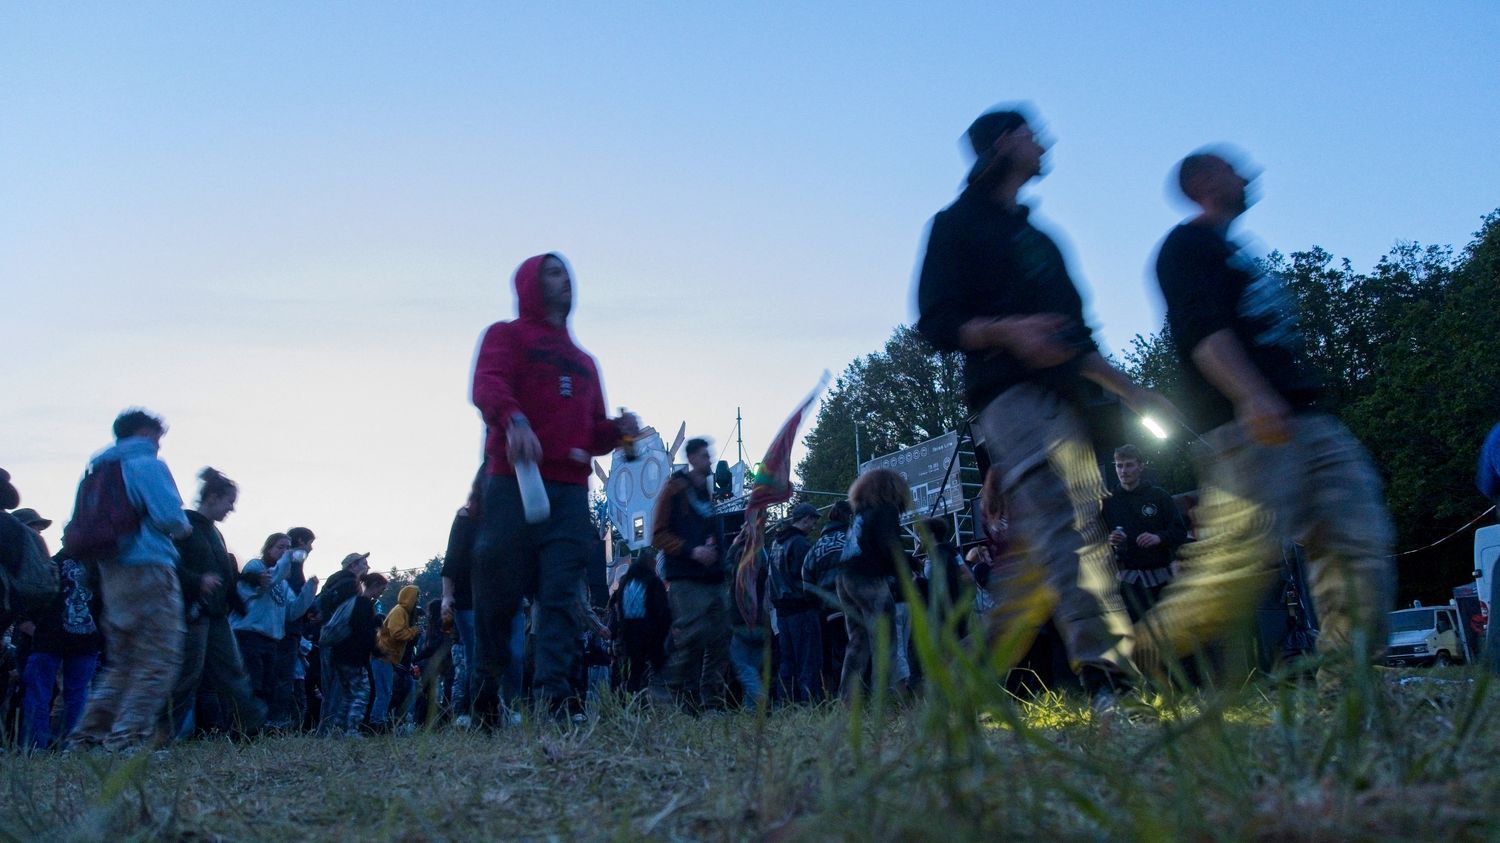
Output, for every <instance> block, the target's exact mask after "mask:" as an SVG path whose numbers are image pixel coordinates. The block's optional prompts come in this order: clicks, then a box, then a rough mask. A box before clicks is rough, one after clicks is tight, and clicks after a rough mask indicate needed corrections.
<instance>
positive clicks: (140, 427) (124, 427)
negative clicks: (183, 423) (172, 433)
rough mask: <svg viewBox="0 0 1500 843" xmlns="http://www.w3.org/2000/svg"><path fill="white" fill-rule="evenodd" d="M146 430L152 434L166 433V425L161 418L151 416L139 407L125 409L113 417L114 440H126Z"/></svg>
mask: <svg viewBox="0 0 1500 843" xmlns="http://www.w3.org/2000/svg"><path fill="white" fill-rule="evenodd" d="M147 430H149V431H151V432H152V433H166V432H167V423H166V422H164V421H162V419H161V416H156V415H152V414H151V413H149V412H147V411H146V410H144V409H142V408H140V407H130V408H127V409H125V410H123V411H121V413H120V415H118V416H116V417H115V425H114V431H115V438H116V439H128V438H130V437H131V436H136V435H138V434H140V433H141V432H142V431H147Z"/></svg>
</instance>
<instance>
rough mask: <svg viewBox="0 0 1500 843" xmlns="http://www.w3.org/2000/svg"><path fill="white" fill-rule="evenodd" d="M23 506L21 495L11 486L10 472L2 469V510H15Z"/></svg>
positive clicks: (0, 503) (0, 475) (0, 490)
mask: <svg viewBox="0 0 1500 843" xmlns="http://www.w3.org/2000/svg"><path fill="white" fill-rule="evenodd" d="M20 505H21V493H20V492H19V491H17V490H16V487H15V486H13V485H11V482H10V472H9V471H6V470H5V469H3V468H0V509H15V508H16V507H18V506H20Z"/></svg>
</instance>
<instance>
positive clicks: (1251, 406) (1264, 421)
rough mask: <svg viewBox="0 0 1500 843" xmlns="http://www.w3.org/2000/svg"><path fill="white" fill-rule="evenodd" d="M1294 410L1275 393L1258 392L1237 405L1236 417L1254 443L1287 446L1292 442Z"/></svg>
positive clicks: (1235, 409)
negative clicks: (1292, 416)
mask: <svg viewBox="0 0 1500 843" xmlns="http://www.w3.org/2000/svg"><path fill="white" fill-rule="evenodd" d="M1291 415H1292V408H1291V407H1289V406H1287V403H1286V402H1285V401H1283V400H1282V399H1281V396H1280V395H1277V394H1276V393H1274V392H1257V393H1255V394H1253V395H1251V396H1250V397H1249V398H1246V399H1245V400H1244V401H1242V402H1240V403H1239V404H1236V405H1235V408H1234V416H1235V419H1236V420H1238V421H1239V423H1240V427H1242V428H1244V431H1245V433H1246V435H1248V436H1249V437H1250V439H1251V440H1252V441H1255V442H1258V443H1260V444H1261V445H1285V444H1286V443H1288V442H1290V441H1292V426H1291Z"/></svg>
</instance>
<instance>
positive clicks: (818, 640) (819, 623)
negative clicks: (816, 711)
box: [777, 608, 823, 703]
mask: <svg viewBox="0 0 1500 843" xmlns="http://www.w3.org/2000/svg"><path fill="white" fill-rule="evenodd" d="M777 619H778V620H779V621H780V625H781V642H782V647H781V670H780V676H781V688H782V693H783V694H784V695H785V699H786V701H787V702H799V703H801V702H809V701H817V700H821V699H822V698H823V620H822V616H821V615H820V614H819V612H818V610H817V609H815V608H807V609H801V610H797V611H791V612H787V613H786V614H781V613H780V612H779V611H778V613H777Z"/></svg>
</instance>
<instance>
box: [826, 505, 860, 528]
mask: <svg viewBox="0 0 1500 843" xmlns="http://www.w3.org/2000/svg"><path fill="white" fill-rule="evenodd" d="M828 520H829V521H830V522H832V523H834V524H848V523H849V522H850V521H853V520H854V507H852V506H850V505H849V502H848V501H839V502H838V503H836V504H834V505H833V506H832V507H831V508H830V509H829V510H828Z"/></svg>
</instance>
